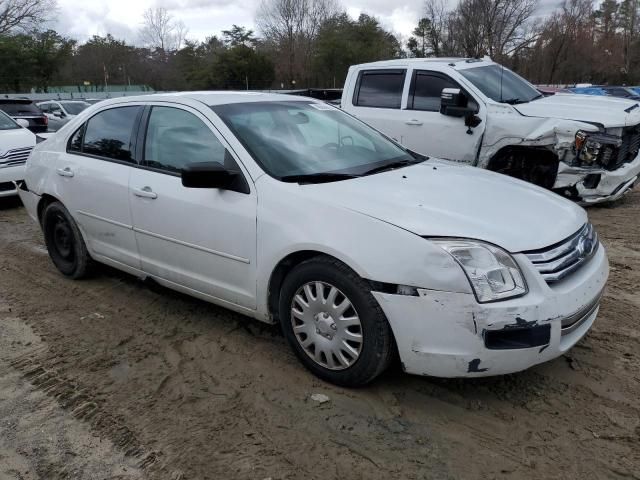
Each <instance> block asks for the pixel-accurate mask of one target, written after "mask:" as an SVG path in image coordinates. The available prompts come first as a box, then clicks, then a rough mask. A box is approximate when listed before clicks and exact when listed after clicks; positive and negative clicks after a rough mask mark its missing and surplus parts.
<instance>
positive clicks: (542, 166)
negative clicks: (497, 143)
mask: <svg viewBox="0 0 640 480" xmlns="http://www.w3.org/2000/svg"><path fill="white" fill-rule="evenodd" d="M559 165H560V158H559V157H558V155H557V154H556V152H555V151H553V149H552V148H549V147H546V146H534V145H507V146H504V147H502V148H501V149H500V150H498V151H497V152H496V153H495V154H494V155H493V156H492V157H491V158H490V159H489V161H488V162H487V166H486V168H487V170H491V171H493V172H498V173H502V174H505V175H509V176H511V177H514V178H518V179H520V180H524V181H526V182H529V183H533V184H535V185H538V186H540V187H544V188H547V189H551V188H552V187H553V185H554V184H555V181H556V177H557V175H558V167H559Z"/></svg>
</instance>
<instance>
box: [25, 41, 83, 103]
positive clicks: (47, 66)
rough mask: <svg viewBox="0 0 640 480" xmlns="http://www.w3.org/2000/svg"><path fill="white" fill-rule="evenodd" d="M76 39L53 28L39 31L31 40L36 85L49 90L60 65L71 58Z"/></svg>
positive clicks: (30, 48)
mask: <svg viewBox="0 0 640 480" xmlns="http://www.w3.org/2000/svg"><path fill="white" fill-rule="evenodd" d="M75 44H76V41H75V40H71V39H69V38H66V37H63V36H61V35H60V34H58V33H57V32H55V31H53V30H47V31H44V32H37V33H35V34H34V35H33V36H32V37H31V41H30V42H29V50H30V54H31V56H32V58H33V69H34V80H35V87H36V88H37V89H38V90H40V91H43V92H45V93H46V92H47V91H48V88H49V86H50V85H51V82H52V80H53V79H54V76H55V75H56V73H58V71H59V70H60V67H61V66H62V65H64V64H65V63H66V62H67V61H69V60H70V59H71V56H72V53H73V48H74V47H75Z"/></svg>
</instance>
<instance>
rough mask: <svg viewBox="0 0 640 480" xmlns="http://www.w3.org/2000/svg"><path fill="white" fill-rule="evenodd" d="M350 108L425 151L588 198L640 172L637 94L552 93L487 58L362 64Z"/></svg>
mask: <svg viewBox="0 0 640 480" xmlns="http://www.w3.org/2000/svg"><path fill="white" fill-rule="evenodd" d="M341 107H342V108H343V109H344V110H345V111H346V112H348V113H351V114H352V115H354V116H356V117H358V118H359V119H360V120H362V121H364V122H367V123H368V124H370V125H371V126H373V127H374V128H377V129H378V130H380V131H381V132H384V133H385V134H387V135H389V136H390V137H392V138H394V139H395V140H397V141H398V142H400V143H401V144H403V145H405V146H406V147H408V148H410V149H412V150H414V151H416V152H419V153H422V154H424V155H432V156H434V157H438V158H443V159H447V160H450V161H454V162H459V163H464V164H467V165H473V166H476V167H480V168H485V169H488V170H492V171H495V172H500V173H504V174H507V175H510V176H513V177H516V178H519V179H522V180H526V181H528V182H531V183H534V184H536V185H539V186H542V187H545V188H548V189H552V190H553V191H555V192H557V193H559V194H561V195H564V196H566V197H568V198H570V199H572V200H574V201H577V202H580V203H582V204H594V203H601V202H611V201H614V200H617V199H619V198H620V197H622V196H623V195H624V194H625V193H627V192H628V191H629V190H630V189H631V188H632V187H633V186H634V184H635V183H636V182H637V181H638V175H640V105H639V104H638V103H637V102H636V101H631V100H628V99H622V98H613V97H597V96H585V95H570V94H564V93H557V94H553V95H544V94H543V93H541V92H540V91H538V90H537V89H536V88H535V87H534V86H533V85H531V84H530V83H529V82H527V81H526V80H524V79H523V78H521V77H519V76H518V75H516V74H515V73H513V72H512V71H510V70H508V69H506V68H504V67H502V66H501V65H498V64H497V63H494V62H492V61H491V60H490V59H487V58H485V59H472V58H415V59H398V60H386V61H381V62H374V63H367V64H362V65H354V66H352V67H351V68H349V73H348V75H347V79H346V81H345V87H344V91H343V94H342V101H341Z"/></svg>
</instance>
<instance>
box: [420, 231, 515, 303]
mask: <svg viewBox="0 0 640 480" xmlns="http://www.w3.org/2000/svg"><path fill="white" fill-rule="evenodd" d="M431 241H432V242H433V243H435V244H436V245H438V246H440V248H442V249H444V250H445V251H446V252H447V253H449V255H451V256H452V257H453V258H454V259H455V260H456V261H457V262H458V263H459V264H460V266H461V267H462V269H463V270H464V272H465V274H466V275H467V278H468V279H469V282H470V283H471V287H472V288H473V291H474V293H475V294H476V299H477V300H478V302H480V303H486V302H495V301H497V300H505V299H507V298H513V297H519V296H521V295H524V294H525V293H527V285H526V283H525V281H524V277H523V275H522V272H521V271H520V268H519V267H518V265H517V264H516V262H515V261H514V260H513V258H512V257H511V255H509V254H508V253H507V252H505V251H504V250H502V249H501V248H498V247H495V246H493V245H490V244H488V243H484V242H479V241H476V240H456V239H447V240H436V239H432V240H431Z"/></svg>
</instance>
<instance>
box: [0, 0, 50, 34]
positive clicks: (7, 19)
mask: <svg viewBox="0 0 640 480" xmlns="http://www.w3.org/2000/svg"><path fill="white" fill-rule="evenodd" d="M55 6H56V4H55V0H0V35H6V34H8V33H10V32H29V31H31V30H33V29H35V28H37V27H40V26H41V25H42V24H43V23H44V22H46V21H47V20H49V19H50V18H51V16H52V14H53V13H54V11H55Z"/></svg>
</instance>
